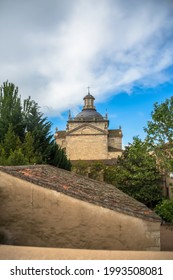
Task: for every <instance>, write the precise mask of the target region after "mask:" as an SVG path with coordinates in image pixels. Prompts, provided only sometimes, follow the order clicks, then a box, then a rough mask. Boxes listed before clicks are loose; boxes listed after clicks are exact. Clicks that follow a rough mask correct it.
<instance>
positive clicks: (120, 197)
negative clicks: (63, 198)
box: [0, 165, 160, 221]
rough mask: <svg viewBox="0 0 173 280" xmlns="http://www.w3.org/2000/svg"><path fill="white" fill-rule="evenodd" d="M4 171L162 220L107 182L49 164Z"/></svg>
mask: <svg viewBox="0 0 173 280" xmlns="http://www.w3.org/2000/svg"><path fill="white" fill-rule="evenodd" d="M0 171H2V172H6V173H8V174H10V175H12V176H15V177H18V178H20V179H23V180H26V181H29V182H31V183H33V184H36V185H39V186H42V187H45V188H48V189H53V190H55V191H57V192H60V193H63V194H65V195H68V196H71V197H73V198H76V199H79V200H82V201H85V202H89V203H92V204H95V205H98V206H101V207H104V208H107V209H111V210H113V211H118V212H121V213H124V214H127V215H131V216H134V217H139V218H142V219H145V220H150V221H160V218H159V217H158V216H157V215H156V214H155V213H154V212H153V211H151V210H150V209H148V208H147V207H146V206H145V205H144V204H142V203H140V202H138V201H137V200H135V199H133V198H132V197H130V196H128V195H126V194H125V193H123V192H121V191H120V190H119V189H117V188H116V187H114V186H112V185H110V184H107V183H105V182H99V181H95V180H92V179H89V178H86V177H83V176H80V175H77V174H74V173H72V172H69V171H66V170H63V169H59V168H56V167H53V166H49V165H31V166H0Z"/></svg>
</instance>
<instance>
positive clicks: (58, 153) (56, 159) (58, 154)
mask: <svg viewBox="0 0 173 280" xmlns="http://www.w3.org/2000/svg"><path fill="white" fill-rule="evenodd" d="M48 163H49V164H51V165H54V166H57V167H59V168H62V169H66V170H71V162H70V160H69V159H67V156H66V154H65V152H64V150H63V149H61V148H60V147H59V146H58V145H57V144H56V143H55V142H53V143H52V144H51V146H50V150H49V156H48Z"/></svg>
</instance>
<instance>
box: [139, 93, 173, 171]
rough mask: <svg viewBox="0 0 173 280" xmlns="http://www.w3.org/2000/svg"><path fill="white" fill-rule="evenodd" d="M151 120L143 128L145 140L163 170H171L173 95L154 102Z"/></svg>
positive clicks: (172, 166) (172, 167)
mask: <svg viewBox="0 0 173 280" xmlns="http://www.w3.org/2000/svg"><path fill="white" fill-rule="evenodd" d="M151 117H152V120H151V121H148V123H147V127H146V128H144V130H145V132H146V133H147V137H146V141H147V143H148V145H149V147H150V150H151V151H153V152H154V153H155V154H156V156H157V159H158V161H159V163H160V167H161V168H162V169H163V170H164V171H165V172H168V173H169V172H172V171H173V97H171V98H170V99H166V100H165V102H163V103H161V104H158V103H155V104H154V110H153V111H152V113H151Z"/></svg>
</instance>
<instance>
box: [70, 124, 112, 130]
mask: <svg viewBox="0 0 173 280" xmlns="http://www.w3.org/2000/svg"><path fill="white" fill-rule="evenodd" d="M84 124H87V123H85V122H83V123H81V122H72V123H68V130H69V131H70V130H72V129H74V128H78V127H79V126H81V125H84ZM89 124H90V125H91V126H95V127H98V128H100V129H103V130H104V129H105V126H106V125H107V122H92V123H89Z"/></svg>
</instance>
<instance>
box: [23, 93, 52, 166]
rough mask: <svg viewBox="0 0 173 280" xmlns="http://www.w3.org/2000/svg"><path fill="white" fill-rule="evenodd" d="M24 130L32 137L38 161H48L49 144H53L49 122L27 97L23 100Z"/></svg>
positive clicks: (35, 104)
mask: <svg viewBox="0 0 173 280" xmlns="http://www.w3.org/2000/svg"><path fill="white" fill-rule="evenodd" d="M23 115H24V124H25V131H26V132H30V133H31V134H32V138H33V150H34V153H35V155H36V157H37V161H38V163H43V162H45V163H46V162H47V161H48V156H49V153H50V149H51V146H52V145H53V142H54V140H53V135H52V134H51V133H50V131H51V122H49V121H48V120H47V118H46V117H44V115H43V113H41V112H40V109H39V106H38V104H37V103H36V102H35V101H34V100H31V98H30V97H29V98H28V99H26V100H24V106H23Z"/></svg>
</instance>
